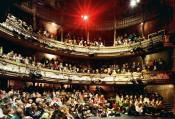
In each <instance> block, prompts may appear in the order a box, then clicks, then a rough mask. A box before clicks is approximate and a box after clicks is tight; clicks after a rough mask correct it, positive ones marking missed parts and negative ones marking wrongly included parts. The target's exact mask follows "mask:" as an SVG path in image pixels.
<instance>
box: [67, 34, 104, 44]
mask: <svg viewBox="0 0 175 119" xmlns="http://www.w3.org/2000/svg"><path fill="white" fill-rule="evenodd" d="M64 43H66V44H69V45H79V46H85V47H89V46H93V47H103V46H104V43H103V42H102V39H101V37H99V38H98V40H96V39H94V40H93V41H87V40H85V39H84V37H76V36H75V35H74V36H71V35H70V33H68V34H67V35H66V36H65V38H64Z"/></svg>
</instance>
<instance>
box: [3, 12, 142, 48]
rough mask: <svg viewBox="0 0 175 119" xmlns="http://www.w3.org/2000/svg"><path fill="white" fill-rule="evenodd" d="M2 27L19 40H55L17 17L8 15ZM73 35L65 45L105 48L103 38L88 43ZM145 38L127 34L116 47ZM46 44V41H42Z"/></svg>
mask: <svg viewBox="0 0 175 119" xmlns="http://www.w3.org/2000/svg"><path fill="white" fill-rule="evenodd" d="M2 26H4V27H5V28H7V29H8V30H11V31H12V32H14V33H15V34H17V35H18V37H19V38H25V39H30V40H34V41H35V42H36V41H38V39H42V40H46V39H47V38H51V39H53V38H54V36H52V35H51V34H50V33H49V32H47V31H43V30H38V32H37V33H34V32H33V28H32V26H31V25H28V24H27V23H26V22H24V21H22V20H21V19H18V18H16V17H15V16H13V15H11V14H8V16H7V19H6V22H4V23H2ZM70 34H71V33H68V34H67V35H66V36H65V38H64V41H63V42H64V43H65V44H69V45H79V46H84V47H90V46H93V47H103V46H105V44H104V43H103V41H102V38H101V37H99V38H98V39H94V40H93V41H87V40H85V38H84V37H82V36H81V34H79V36H80V37H77V36H76V35H70ZM142 40H143V38H141V37H140V36H137V35H135V34H129V35H127V34H125V35H124V36H118V37H117V40H116V41H114V46H118V45H130V44H133V43H136V42H141V41H142ZM38 42H41V41H38ZM42 42H44V41H42ZM44 43H45V44H47V45H48V46H50V43H49V41H47V42H44Z"/></svg>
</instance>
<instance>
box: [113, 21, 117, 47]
mask: <svg viewBox="0 0 175 119" xmlns="http://www.w3.org/2000/svg"><path fill="white" fill-rule="evenodd" d="M116 40H117V32H116V20H115V21H114V41H113V46H115V42H116Z"/></svg>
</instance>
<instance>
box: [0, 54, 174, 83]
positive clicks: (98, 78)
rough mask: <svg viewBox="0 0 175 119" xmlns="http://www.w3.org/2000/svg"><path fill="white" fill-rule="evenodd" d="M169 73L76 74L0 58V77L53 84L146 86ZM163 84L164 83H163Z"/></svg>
mask: <svg viewBox="0 0 175 119" xmlns="http://www.w3.org/2000/svg"><path fill="white" fill-rule="evenodd" d="M32 72H37V73H38V74H40V75H41V77H40V78H35V79H32V77H31V73H32ZM171 74H172V73H171V72H139V73H138V72H133V73H131V72H128V73H123V74H115V75H108V74H91V73H76V72H69V71H67V72H62V71H58V70H51V69H46V68H40V67H34V66H31V65H26V64H22V63H17V62H15V61H11V60H8V59H5V58H3V57H1V58H0V75H1V76H9V77H21V78H26V79H30V80H29V81H31V80H32V81H47V82H54V83H82V84H91V83H95V84H101V83H103V84H133V83H136V84H137V83H138V84H140V82H139V81H141V82H142V83H143V84H147V83H149V82H152V81H161V82H162V81H168V80H169V79H170V76H171ZM164 83H165V82H164Z"/></svg>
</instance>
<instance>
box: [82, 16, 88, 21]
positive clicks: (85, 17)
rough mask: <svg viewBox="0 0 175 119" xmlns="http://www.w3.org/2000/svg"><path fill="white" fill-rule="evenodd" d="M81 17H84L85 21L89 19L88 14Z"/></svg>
mask: <svg viewBox="0 0 175 119" xmlns="http://www.w3.org/2000/svg"><path fill="white" fill-rule="evenodd" d="M81 18H82V19H83V21H87V20H88V19H89V17H88V16H87V15H82V16H81Z"/></svg>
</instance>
